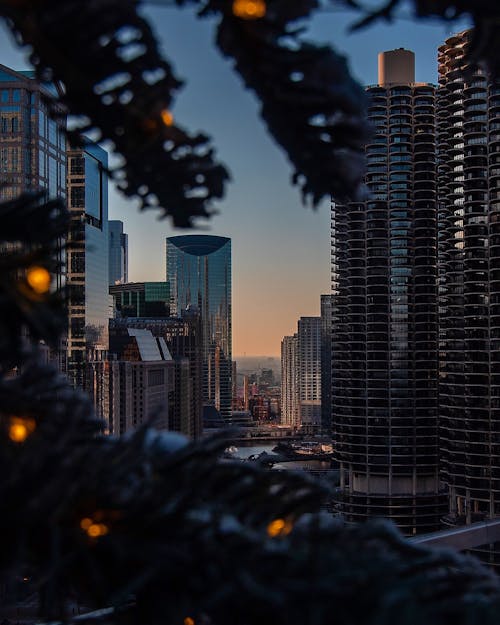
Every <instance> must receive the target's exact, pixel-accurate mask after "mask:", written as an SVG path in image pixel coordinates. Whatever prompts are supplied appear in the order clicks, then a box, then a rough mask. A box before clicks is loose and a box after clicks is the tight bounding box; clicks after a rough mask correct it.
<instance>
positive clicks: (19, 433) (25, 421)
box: [9, 417, 36, 443]
mask: <svg viewBox="0 0 500 625" xmlns="http://www.w3.org/2000/svg"><path fill="white" fill-rule="evenodd" d="M35 429H36V423H35V420H34V419H29V418H21V417H11V418H10V419H9V438H10V440H11V441H14V443H23V442H24V441H25V440H26V439H27V438H28V436H29V435H30V434H31V433H32V432H34V431H35Z"/></svg>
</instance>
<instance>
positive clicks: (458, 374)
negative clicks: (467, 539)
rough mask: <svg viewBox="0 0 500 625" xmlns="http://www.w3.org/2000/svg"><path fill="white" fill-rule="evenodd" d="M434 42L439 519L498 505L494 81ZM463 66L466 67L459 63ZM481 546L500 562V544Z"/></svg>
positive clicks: (499, 86)
mask: <svg viewBox="0 0 500 625" xmlns="http://www.w3.org/2000/svg"><path fill="white" fill-rule="evenodd" d="M469 36H470V35H469V33H468V32H462V33H459V34H457V35H455V36H453V37H450V38H449V39H448V40H447V41H446V42H445V43H444V45H443V46H441V47H440V49H439V59H438V60H439V89H438V139H439V146H438V149H439V167H438V184H439V266H440V276H439V286H440V299H439V304H440V308H439V312H440V315H439V320H440V352H439V361H440V362H439V366H440V378H439V379H440V383H439V397H440V417H441V425H442V427H441V455H442V461H443V480H444V481H445V482H446V484H447V486H448V490H449V509H450V513H449V515H448V516H447V517H446V518H445V522H446V523H448V524H450V525H463V524H468V523H471V522H474V521H480V520H485V519H489V518H492V517H495V516H497V517H498V516H499V515H500V83H492V82H491V81H489V80H488V77H487V75H486V74H485V73H484V72H483V71H481V70H475V71H471V68H470V67H467V66H466V59H465V56H464V54H465V51H466V47H467V45H468V40H469ZM464 70H467V71H465V72H464ZM478 553H480V554H482V556H483V557H484V558H485V559H486V560H487V561H490V562H494V563H495V564H497V565H499V564H500V545H498V544H495V545H492V546H486V547H484V548H482V549H479V550H478Z"/></svg>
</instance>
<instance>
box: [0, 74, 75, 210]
mask: <svg viewBox="0 0 500 625" xmlns="http://www.w3.org/2000/svg"><path fill="white" fill-rule="evenodd" d="M52 89H53V86H51V85H40V83H39V82H37V81H36V80H34V72H31V71H23V72H16V71H14V70H12V69H10V68H8V67H6V66H5V65H0V174H1V179H2V183H4V184H3V185H2V187H0V200H1V199H10V198H13V197H16V196H18V195H19V194H20V193H22V192H24V191H39V190H46V191H47V194H48V196H49V197H51V198H54V197H59V198H65V197H66V136H65V134H64V123H65V122H64V118H63V117H61V121H55V120H53V119H50V118H49V117H48V115H47V106H46V103H45V102H44V98H43V95H44V93H45V94H46V95H50V92H51V90H52Z"/></svg>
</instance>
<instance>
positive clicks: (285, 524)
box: [267, 519, 293, 538]
mask: <svg viewBox="0 0 500 625" xmlns="http://www.w3.org/2000/svg"><path fill="white" fill-rule="evenodd" d="M292 529H293V525H292V523H291V522H290V521H287V520H285V519H274V521H271V523H269V525H268V526H267V533H268V535H269V536H271V538H275V537H276V536H287V535H288V534H289V533H290V532H291V531H292Z"/></svg>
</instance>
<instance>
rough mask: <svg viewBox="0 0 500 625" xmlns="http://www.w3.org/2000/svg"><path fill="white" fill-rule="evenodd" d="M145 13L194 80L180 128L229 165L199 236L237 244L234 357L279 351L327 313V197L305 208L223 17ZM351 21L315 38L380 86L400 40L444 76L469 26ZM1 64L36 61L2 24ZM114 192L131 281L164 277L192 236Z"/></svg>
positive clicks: (423, 75) (182, 71)
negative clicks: (245, 81)
mask: <svg viewBox="0 0 500 625" xmlns="http://www.w3.org/2000/svg"><path fill="white" fill-rule="evenodd" d="M144 12H145V14H146V15H148V16H150V17H151V18H152V23H153V24H154V28H155V31H156V33H157V36H158V39H159V40H160V42H161V45H162V48H163V51H164V53H165V54H166V55H167V57H168V58H169V59H170V60H171V61H172V62H173V66H174V68H175V70H176V73H177V75H178V76H180V77H181V78H183V79H185V80H186V83H187V84H186V85H185V88H184V89H183V90H182V91H181V94H180V96H179V98H178V100H177V102H176V104H175V106H174V108H173V113H174V116H175V118H176V121H177V123H178V124H179V125H181V126H185V127H186V128H188V129H190V130H191V131H197V130H203V131H204V132H206V133H208V134H210V135H211V136H212V138H213V143H214V145H215V146H216V148H217V157H218V158H219V159H220V160H221V161H223V162H224V163H225V164H226V165H227V166H228V168H229V169H230V171H231V176H232V182H231V183H230V184H229V186H228V190H227V195H226V197H225V199H224V200H223V201H222V202H221V203H220V205H219V206H218V209H219V212H220V214H219V215H218V216H216V217H214V218H213V219H212V220H211V221H210V222H206V223H200V226H201V227H202V228H203V229H195V230H193V231H192V233H193V234H196V233H199V232H208V233H211V234H215V235H221V236H228V237H231V239H232V253H233V259H232V262H233V354H234V355H236V356H242V355H245V354H246V355H247V356H250V355H269V356H273V355H278V354H279V352H280V343H281V339H282V337H283V336H284V335H286V334H291V333H293V332H294V331H295V329H296V324H297V319H298V318H299V317H300V316H303V315H318V314H319V301H320V294H321V293H328V292H329V291H330V208H329V203H327V202H325V203H324V204H323V205H322V206H320V208H319V209H318V210H317V211H313V210H311V209H309V208H305V207H304V206H302V204H301V199H300V193H299V191H298V190H297V188H294V187H292V185H291V183H290V177H291V174H292V173H293V172H292V169H291V167H290V165H289V164H288V163H287V161H286V157H285V156H284V154H283V153H282V152H281V150H280V149H279V148H278V147H277V146H276V145H274V143H273V141H272V139H271V138H269V137H268V136H267V134H266V131H265V127H264V124H263V123H262V122H261V120H260V118H259V115H258V103H257V101H256V99H255V97H254V96H253V94H252V93H250V92H248V91H245V90H244V89H243V87H242V84H241V82H240V80H239V78H238V76H237V75H235V74H234V73H233V72H232V70H231V65H230V63H229V62H228V61H226V60H224V59H223V58H222V57H221V56H220V54H219V53H218V52H217V50H216V49H215V48H214V46H213V45H212V44H211V42H212V39H213V36H214V21H213V20H203V21H201V20H198V19H197V18H195V17H194V13H193V12H192V11H191V10H187V9H185V10H179V9H172V8H166V7H156V6H155V7H154V8H148V9H147V10H145V11H144ZM353 19H354V16H353V14H352V13H347V12H323V13H320V14H318V16H317V17H316V18H315V19H314V20H313V21H312V22H311V24H310V29H309V33H308V38H309V39H312V40H314V41H317V42H322V43H324V42H329V43H332V44H333V45H334V46H336V48H337V49H338V50H340V51H343V52H344V53H345V54H346V55H347V56H348V57H349V59H350V66H351V69H352V71H353V73H354V74H355V75H356V76H357V77H358V79H359V80H360V81H361V82H362V83H364V84H373V83H375V82H376V81H377V53H378V52H379V51H382V50H390V49H394V48H399V47H405V48H408V49H411V50H413V51H414V52H415V53H416V64H417V68H416V70H417V72H416V79H417V81H424V82H435V81H436V79H437V77H436V74H437V72H436V69H437V68H436V57H437V47H438V46H439V45H440V44H441V43H442V42H443V41H444V40H445V39H446V38H447V37H448V36H449V35H451V34H452V33H453V32H456V31H458V30H462V29H463V28H464V27H466V24H464V23H463V22H462V23H459V24H456V25H453V27H452V26H449V27H445V26H443V25H442V24H439V23H435V22H432V23H427V24H416V23H415V22H413V21H412V20H410V19H408V18H407V17H404V16H403V18H402V19H401V20H398V21H397V22H396V23H395V24H393V25H389V26H387V25H382V24H381V25H377V26H373V27H371V28H369V29H367V30H363V31H361V32H358V33H356V34H348V33H347V27H348V25H349V24H350V23H352V21H353ZM0 62H1V63H3V64H5V65H8V66H10V67H12V68H14V69H26V68H27V67H29V65H28V64H27V62H26V61H25V60H24V55H22V54H21V53H19V51H18V50H16V49H15V48H14V46H13V44H12V43H11V37H10V35H9V34H8V33H6V31H5V30H2V31H0ZM109 199H110V218H111V219H121V220H122V221H124V222H125V229H126V231H127V232H128V235H129V258H130V260H129V263H130V264H129V279H130V280H132V281H142V280H164V279H165V238H166V237H168V236H172V235H177V234H185V233H186V232H185V231H179V230H175V229H173V228H172V227H171V225H170V223H169V222H168V221H166V220H162V221H158V220H157V216H156V215H155V213H154V211H151V212H149V213H139V212H138V211H137V209H136V206H135V204H134V202H131V201H127V200H124V199H122V198H121V197H120V196H119V195H118V194H117V193H116V192H115V191H114V190H113V189H110V198H109Z"/></svg>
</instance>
